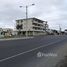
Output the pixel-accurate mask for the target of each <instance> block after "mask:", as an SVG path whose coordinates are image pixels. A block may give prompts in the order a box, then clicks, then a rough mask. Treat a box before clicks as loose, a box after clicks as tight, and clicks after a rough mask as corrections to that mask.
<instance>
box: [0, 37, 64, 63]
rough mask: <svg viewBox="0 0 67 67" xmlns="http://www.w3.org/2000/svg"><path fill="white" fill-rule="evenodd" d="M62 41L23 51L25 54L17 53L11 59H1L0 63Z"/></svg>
mask: <svg viewBox="0 0 67 67" xmlns="http://www.w3.org/2000/svg"><path fill="white" fill-rule="evenodd" d="M64 39H65V38H64ZM64 39H62V40H64ZM62 40H58V41H56V42H53V43H50V44H48V45H44V46H39V47H37V48H34V49H31V50H28V51H25V52H22V53H19V54H16V55H13V56H11V57H7V58H4V59H1V60H0V62H3V61H6V60H9V59H11V58H14V57H17V56H20V55H23V54H26V53H29V52H31V51H34V50H37V49H39V48H42V47H47V46H49V45H52V44H55V43H58V42H60V41H62Z"/></svg>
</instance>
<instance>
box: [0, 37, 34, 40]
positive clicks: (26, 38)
mask: <svg viewBox="0 0 67 67" xmlns="http://www.w3.org/2000/svg"><path fill="white" fill-rule="evenodd" d="M30 38H34V37H17V38H16V37H15V38H2V39H0V41H5V40H18V39H30Z"/></svg>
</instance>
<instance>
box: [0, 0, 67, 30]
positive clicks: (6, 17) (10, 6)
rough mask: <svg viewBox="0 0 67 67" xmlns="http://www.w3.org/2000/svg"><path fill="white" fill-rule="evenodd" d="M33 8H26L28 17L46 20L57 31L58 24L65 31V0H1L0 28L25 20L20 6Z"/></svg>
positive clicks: (66, 20) (66, 7)
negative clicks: (18, 20) (21, 19)
mask: <svg viewBox="0 0 67 67" xmlns="http://www.w3.org/2000/svg"><path fill="white" fill-rule="evenodd" d="M32 3H35V6H29V7H28V17H37V18H40V19H42V20H47V21H48V23H49V25H50V28H54V27H55V29H57V26H58V25H59V24H60V25H62V28H63V29H65V28H66V25H67V23H66V22H67V0H13V1H12V0H1V1H0V26H2V25H5V23H6V26H7V25H8V27H9V25H11V27H12V26H13V27H14V25H13V24H15V22H14V21H13V20H16V19H19V18H25V7H22V8H19V6H20V5H22V6H25V5H30V4H32Z"/></svg>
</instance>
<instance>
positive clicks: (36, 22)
mask: <svg viewBox="0 0 67 67" xmlns="http://www.w3.org/2000/svg"><path fill="white" fill-rule="evenodd" d="M45 23H46V21H42V20H40V19H37V18H28V19H19V20H16V30H17V32H18V35H43V34H45V29H44V28H45Z"/></svg>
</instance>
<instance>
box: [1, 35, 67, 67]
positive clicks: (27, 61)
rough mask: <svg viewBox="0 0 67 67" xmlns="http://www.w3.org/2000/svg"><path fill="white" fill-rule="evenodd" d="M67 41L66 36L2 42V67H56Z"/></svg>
mask: <svg viewBox="0 0 67 67" xmlns="http://www.w3.org/2000/svg"><path fill="white" fill-rule="evenodd" d="M66 41H67V36H65V35H63V36H62V35H61V36H54V35H53V36H38V37H34V38H31V39H17V40H4V41H2V40H1V41H0V67H54V66H55V64H56V62H57V61H58V59H59V58H60V56H59V55H58V51H59V49H61V47H62V46H64V44H65V43H67V42H66ZM61 50H62V49H61ZM60 53H61V52H60Z"/></svg>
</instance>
